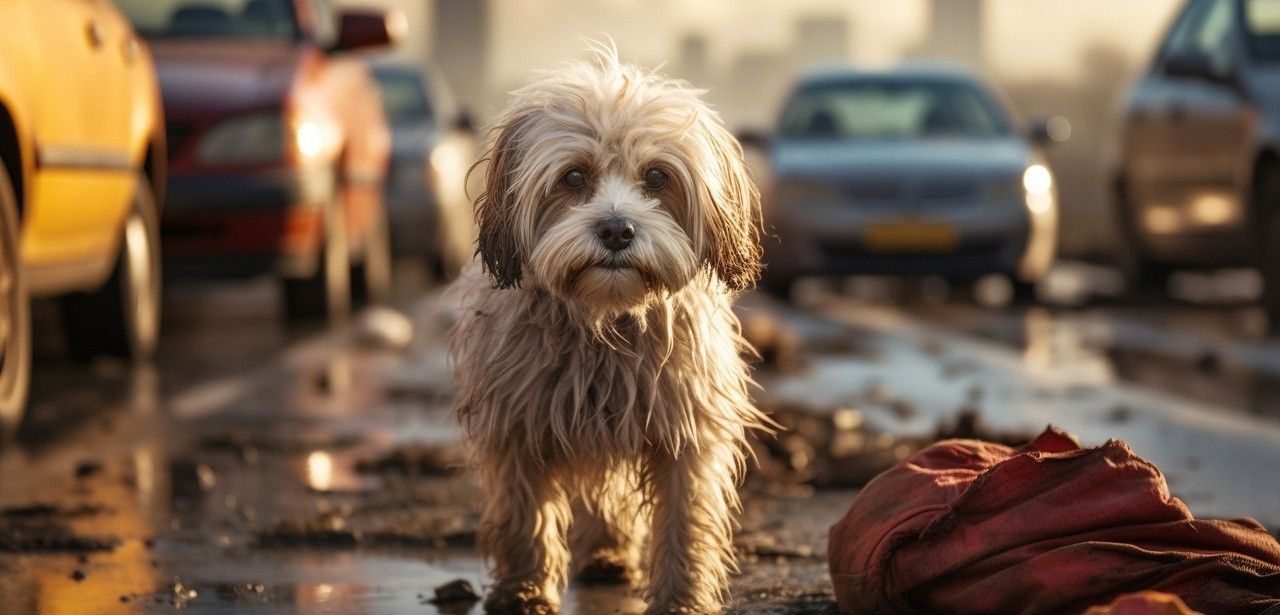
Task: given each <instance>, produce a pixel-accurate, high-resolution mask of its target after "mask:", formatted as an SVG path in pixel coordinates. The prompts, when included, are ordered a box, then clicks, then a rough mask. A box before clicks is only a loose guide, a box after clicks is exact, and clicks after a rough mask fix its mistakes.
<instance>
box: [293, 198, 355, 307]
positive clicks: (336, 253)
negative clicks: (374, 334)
mask: <svg viewBox="0 0 1280 615" xmlns="http://www.w3.org/2000/svg"><path fill="white" fill-rule="evenodd" d="M323 233H324V238H323V240H322V241H321V243H320V251H319V254H318V255H317V258H318V260H319V262H318V263H317V265H316V268H315V271H314V272H313V273H312V274H311V275H310V276H307V277H304V278H292V277H288V278H284V279H283V280H282V281H281V294H282V295H283V300H284V316H285V318H286V319H287V320H288V321H289V322H291V323H299V322H306V321H312V320H321V319H327V320H329V321H330V322H340V321H342V320H344V319H346V318H347V316H348V315H349V314H350V313H351V254H350V250H349V249H348V248H347V224H346V220H345V214H344V212H343V210H342V204H341V201H339V200H338V199H337V197H335V198H334V200H333V201H332V202H330V203H329V204H328V205H327V206H326V207H325V208H324V228H323Z"/></svg>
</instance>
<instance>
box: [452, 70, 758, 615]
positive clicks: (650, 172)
mask: <svg viewBox="0 0 1280 615" xmlns="http://www.w3.org/2000/svg"><path fill="white" fill-rule="evenodd" d="M594 48H595V51H596V59H595V61H591V62H573V63H569V64H568V65H566V66H564V67H563V68H562V69H560V70H557V71H554V72H550V73H548V74H547V75H546V76H545V77H544V78H542V79H541V80H540V81H538V82H536V83H534V84H532V85H530V86H528V87H525V88H523V89H521V90H519V91H517V92H515V93H514V99H513V100H512V102H511V104H510V106H509V107H507V108H506V109H505V110H504V111H503V112H502V113H501V114H500V116H499V117H498V119H497V122H496V125H495V126H494V128H493V129H492V131H491V133H490V138H489V141H488V145H487V155H486V158H485V161H484V163H483V164H484V166H483V167H482V168H483V170H484V173H485V182H484V190H483V194H481V195H479V198H478V199H477V202H476V219H477V222H478V223H479V226H480V238H479V256H480V258H479V259H478V260H479V264H477V265H475V266H473V267H472V269H471V270H469V271H468V272H466V273H465V274H464V276H463V278H462V279H461V280H459V282H458V283H457V284H458V286H459V287H460V289H461V290H462V291H463V293H464V294H463V297H464V311H463V316H462V319H461V320H460V321H459V323H458V325H457V327H456V329H455V330H454V332H453V337H452V354H453V359H454V361H455V363H456V368H457V381H458V383H459V389H460V390H459V398H458V414H459V416H460V418H461V421H462V425H463V428H464V430H465V432H466V437H467V439H468V443H469V448H470V450H471V461H472V463H473V464H474V467H475V468H476V469H477V470H478V472H479V475H480V477H481V479H482V481H483V484H484V489H485V492H486V503H485V508H484V514H483V518H482V522H481V528H480V534H479V541H480V546H481V548H482V549H483V551H484V552H485V554H486V555H487V556H488V557H490V558H491V559H492V562H493V566H494V570H493V576H494V586H493V589H492V591H491V592H490V595H489V597H488V599H487V600H486V608H487V609H488V611H489V612H516V613H550V612H555V611H556V609H557V608H558V605H559V593H560V590H561V589H562V588H563V587H564V586H565V584H566V582H567V578H568V572H569V569H570V563H571V556H570V553H572V565H573V570H574V572H575V573H576V574H578V575H579V576H581V577H585V578H594V579H600V578H613V579H618V580H628V581H634V582H638V583H641V584H642V586H643V587H644V596H645V598H646V599H647V601H648V604H649V612H651V613H714V612H719V611H720V610H721V608H722V605H723V601H724V598H725V596H726V592H727V588H728V582H729V574H730V572H731V571H733V570H734V567H735V562H734V551H733V541H732V533H733V528H734V524H735V519H734V516H735V514H736V512H737V510H738V508H739V502H738V497H737V492H736V483H737V481H738V479H739V478H740V477H741V475H742V472H743V466H744V462H745V457H746V453H747V447H746V436H747V433H748V431H750V430H753V429H769V428H770V425H771V423H770V421H769V419H768V418H766V417H765V416H764V415H762V414H761V413H760V412H759V411H758V410H756V409H755V407H754V406H753V405H752V403H751V399H750V397H749V391H748V389H749V387H751V386H752V383H751V380H750V377H749V376H748V374H747V370H746V367H745V366H744V364H743V361H742V359H741V358H740V356H739V353H740V352H741V351H743V349H744V345H743V340H742V338H741V337H740V335H739V331H738V329H739V325H738V320H737V318H736V317H735V316H734V314H733V312H732V310H731V309H730V308H731V304H732V302H733V299H734V294H735V292H736V291H739V290H741V289H743V288H745V287H747V286H749V285H750V284H752V283H753V282H754V281H755V278H756V276H757V274H758V272H759V269H760V245H759V240H760V202H759V201H760V199H759V194H758V193H757V191H756V189H755V187H754V185H753V184H752V183H751V180H750V179H749V178H748V176H747V173H746V170H745V168H744V163H743V157H742V149H741V148H740V147H739V145H738V143H737V141H736V140H734V138H733V136H732V135H731V134H730V133H729V132H728V131H727V130H726V129H725V127H724V125H723V124H722V122H721V121H720V119H719V117H718V116H717V115H716V113H715V112H713V111H712V110H711V109H710V108H709V107H707V106H706V105H705V104H704V103H703V102H702V101H701V100H700V98H699V95H700V92H699V91H697V90H694V89H692V88H690V87H689V86H688V85H687V84H685V83H682V82H677V81H671V80H667V79H664V78H661V77H659V76H657V75H654V74H651V73H646V72H642V71H640V70H638V69H636V68H633V67H630V66H625V65H622V64H620V63H619V61H618V58H617V53H616V51H615V50H613V49H612V48H611V47H607V46H604V45H596V46H594ZM571 523H572V525H573V527H572V530H571V528H570V525H571ZM646 537H647V538H648V540H647V541H646V540H645V538H646ZM646 542H647V547H648V548H647V549H646V548H645V544H646Z"/></svg>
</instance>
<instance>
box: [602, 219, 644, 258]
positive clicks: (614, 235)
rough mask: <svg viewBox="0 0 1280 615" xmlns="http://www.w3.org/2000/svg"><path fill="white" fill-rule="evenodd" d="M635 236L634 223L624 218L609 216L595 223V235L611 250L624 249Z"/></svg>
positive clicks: (618, 250) (619, 250)
mask: <svg viewBox="0 0 1280 615" xmlns="http://www.w3.org/2000/svg"><path fill="white" fill-rule="evenodd" d="M635 236H636V225H634V224H632V223H631V221H630V220H628V219H626V218H609V219H608V220H601V221H600V222H597V223H596V237H599V238H600V243H602V244H604V247H606V248H608V249H609V250H610V251H612V252H621V251H623V250H626V249H627V246H629V245H631V240H632V239H634V238H635Z"/></svg>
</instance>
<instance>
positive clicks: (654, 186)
mask: <svg viewBox="0 0 1280 615" xmlns="http://www.w3.org/2000/svg"><path fill="white" fill-rule="evenodd" d="M644 187H645V188H648V189H650V190H655V191H657V190H662V189H663V188H666V187H667V174H666V173H665V172H663V170H662V169H649V170H648V171H645V173H644Z"/></svg>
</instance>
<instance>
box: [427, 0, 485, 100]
mask: <svg viewBox="0 0 1280 615" xmlns="http://www.w3.org/2000/svg"><path fill="white" fill-rule="evenodd" d="M493 5H494V3H493V2H491V0H434V3H433V7H434V9H435V10H434V15H433V16H432V17H433V19H432V22H433V23H432V26H433V27H432V28H431V59H432V63H433V64H434V65H435V66H436V67H437V69H438V70H439V71H440V72H441V73H442V74H443V75H444V77H445V79H446V80H447V81H448V82H449V84H450V85H451V86H452V87H453V92H454V95H455V96H456V97H457V99H458V102H459V103H461V104H462V106H464V107H466V108H469V109H472V110H473V112H474V110H475V109H477V108H478V107H479V106H481V104H482V103H483V101H485V99H486V96H487V94H488V91H487V89H486V88H487V87H488V84H489V81H490V79H489V50H490V49H491V48H492V41H491V40H490V35H489V33H490V27H489V23H490V22H489V20H490V19H491V11H492V9H493Z"/></svg>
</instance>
